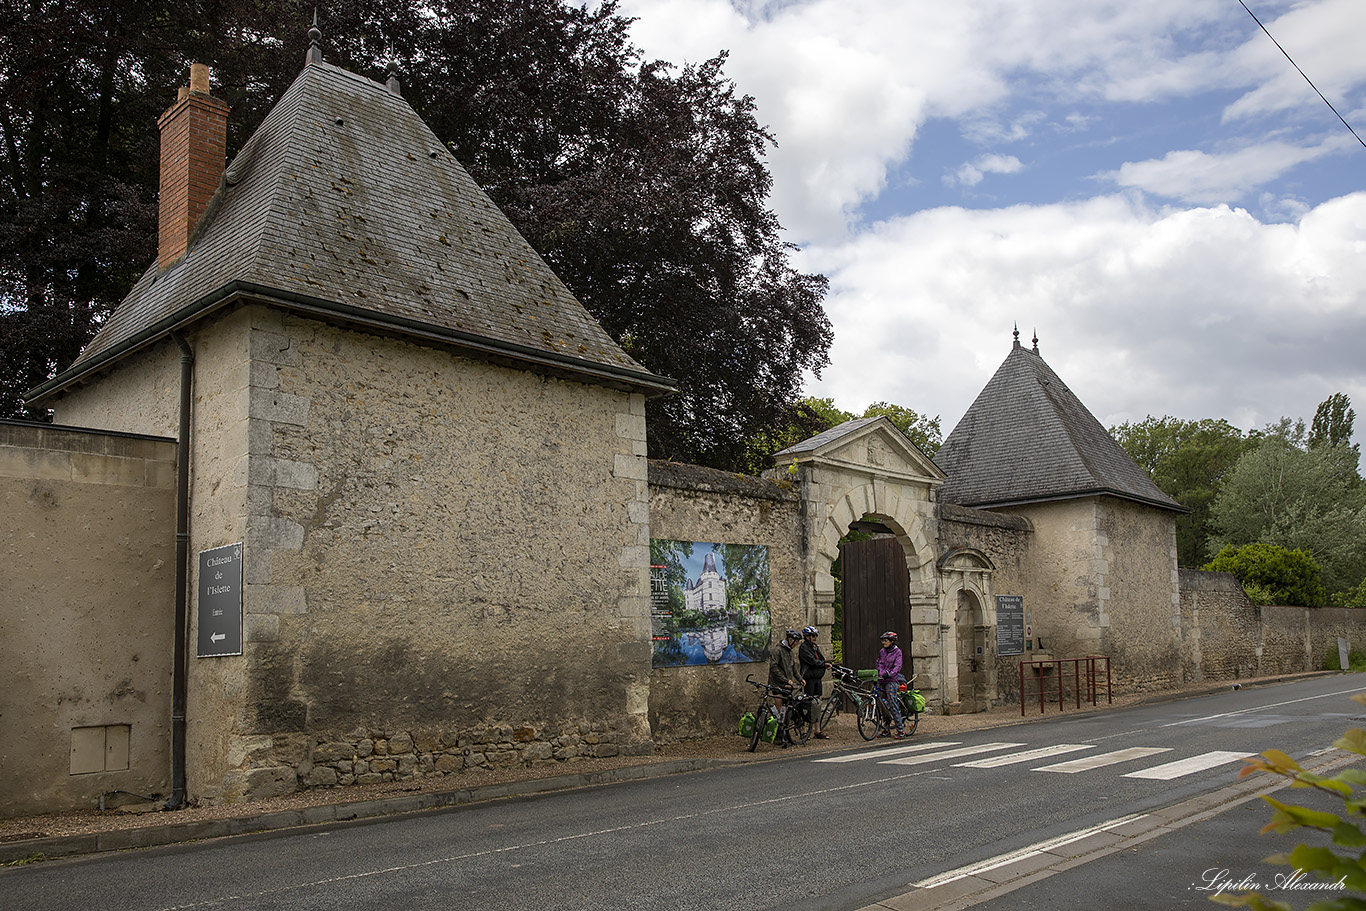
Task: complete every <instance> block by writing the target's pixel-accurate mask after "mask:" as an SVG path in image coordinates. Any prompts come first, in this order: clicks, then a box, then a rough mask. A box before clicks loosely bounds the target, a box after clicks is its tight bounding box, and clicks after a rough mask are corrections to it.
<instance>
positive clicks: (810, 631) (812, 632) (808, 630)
mask: <svg viewBox="0 0 1366 911" xmlns="http://www.w3.org/2000/svg"><path fill="white" fill-rule="evenodd" d="M802 635H803V636H818V635H820V630H818V629H816V628H815V627H814V626H808V627H805V628H803V629H802Z"/></svg>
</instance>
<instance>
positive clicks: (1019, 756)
mask: <svg viewBox="0 0 1366 911" xmlns="http://www.w3.org/2000/svg"><path fill="white" fill-rule="evenodd" d="M1093 748H1094V745H1093V744H1089V743H1055V744H1054V745H1053V746H1051V747H1039V748H1038V749H1036V750H1024V751H1023V752H1020V753H1009V754H1007V755H1005V756H992V757H991V758H989V759H974V760H972V761H971V762H955V763H954V766H956V767H966V768H969V769H995V768H999V767H1000V766H1003V765H1014V764H1015V763H1017V762H1032V761H1033V760H1035V759H1046V758H1047V757H1049V756H1060V755H1062V754H1063V753H1075V752H1076V751H1077V750H1090V749H1093Z"/></svg>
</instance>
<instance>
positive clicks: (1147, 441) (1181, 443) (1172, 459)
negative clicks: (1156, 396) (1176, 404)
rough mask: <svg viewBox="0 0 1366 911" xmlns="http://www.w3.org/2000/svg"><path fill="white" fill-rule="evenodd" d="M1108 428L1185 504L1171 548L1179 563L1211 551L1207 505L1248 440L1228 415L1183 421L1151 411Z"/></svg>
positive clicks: (1198, 558)
mask: <svg viewBox="0 0 1366 911" xmlns="http://www.w3.org/2000/svg"><path fill="white" fill-rule="evenodd" d="M1110 434H1111V436H1113V437H1114V438H1115V439H1116V440H1117V441H1119V444H1120V445H1121V446H1123V447H1124V450H1125V451H1126V452H1128V453H1129V455H1130V456H1131V457H1132V458H1133V460H1134V461H1135V462H1137V463H1138V464H1139V466H1140V467H1142V468H1143V470H1144V471H1146V472H1148V475H1149V477H1151V478H1152V479H1153V482H1154V483H1155V484H1157V486H1158V487H1159V488H1161V490H1162V492H1163V493H1165V494H1167V496H1169V497H1171V498H1172V499H1174V500H1176V502H1178V503H1180V504H1181V505H1182V506H1185V507H1186V508H1188V509H1189V510H1190V513H1189V514H1188V515H1183V516H1178V517H1177V519H1176V552H1177V558H1178V559H1179V561H1180V562H1181V564H1182V565H1183V566H1198V565H1199V564H1200V563H1202V562H1203V561H1205V560H1207V559H1208V558H1209V556H1210V554H1209V553H1208V552H1207V547H1208V543H1209V539H1210V536H1211V534H1212V533H1213V528H1212V526H1211V517H1210V507H1211V505H1212V504H1213V502H1214V498H1215V496H1216V495H1217V494H1218V492H1219V487H1220V485H1221V483H1222V482H1223V480H1224V478H1225V476H1226V475H1227V474H1228V473H1229V471H1231V470H1232V469H1233V466H1234V465H1236V464H1237V462H1238V459H1239V458H1241V457H1242V455H1243V453H1245V452H1246V451H1247V450H1248V449H1249V448H1250V447H1251V446H1252V445H1253V444H1252V443H1250V442H1249V441H1248V440H1247V439H1246V438H1245V437H1244V436H1243V433H1242V431H1241V430H1239V429H1238V428H1236V427H1234V426H1233V425H1232V424H1230V423H1229V422H1228V421H1225V420H1214V419H1211V418H1205V419H1203V420H1198V421H1186V420H1181V419H1180V418H1174V417H1171V416H1163V417H1160V418H1155V417H1153V416H1151V415H1149V416H1148V417H1146V418H1144V419H1143V420H1142V421H1139V422H1138V423H1136V424H1131V423H1128V422H1125V423H1123V424H1120V425H1119V426H1118V427H1112V428H1110Z"/></svg>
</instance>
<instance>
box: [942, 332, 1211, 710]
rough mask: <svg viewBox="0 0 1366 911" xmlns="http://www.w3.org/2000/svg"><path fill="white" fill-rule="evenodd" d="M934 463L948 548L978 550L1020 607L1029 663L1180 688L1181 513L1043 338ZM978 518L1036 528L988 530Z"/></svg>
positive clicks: (978, 404)
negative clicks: (1077, 661)
mask: <svg viewBox="0 0 1366 911" xmlns="http://www.w3.org/2000/svg"><path fill="white" fill-rule="evenodd" d="M934 461H935V464H936V465H938V466H939V467H940V468H941V469H942V470H943V471H944V473H945V475H946V476H947V479H946V480H945V482H944V484H943V486H942V487H941V488H940V489H939V500H940V512H941V522H940V530H941V536H942V537H943V544H944V545H945V546H946V547H953V546H955V545H957V544H970V545H972V546H975V547H979V548H980V549H981V550H982V551H983V552H984V553H986V554H987V555H988V556H989V557H990V558H991V559H992V561H993V562H994V564H995V578H994V580H993V581H994V587H995V591H996V592H997V593H1011V594H1019V595H1023V597H1024V607H1025V622H1026V629H1027V636H1026V638H1027V645H1028V648H1027V656H1030V655H1032V656H1040V655H1042V656H1051V657H1059V658H1080V657H1086V656H1088V655H1099V654H1104V655H1109V656H1110V657H1111V659H1112V661H1113V663H1114V664H1115V666H1116V667H1122V668H1123V669H1124V673H1125V674H1126V675H1129V676H1131V677H1134V678H1146V679H1148V680H1149V681H1151V685H1152V686H1154V687H1156V686H1160V685H1163V684H1170V683H1180V682H1181V657H1180V649H1181V623H1180V608H1179V594H1180V591H1179V579H1178V575H1177V562H1176V526H1175V518H1176V516H1177V515H1178V514H1180V513H1181V512H1183V511H1184V507H1182V506H1181V505H1180V504H1178V503H1176V502H1175V501H1174V500H1172V499H1171V498H1170V497H1168V496H1167V495H1166V494H1164V493H1163V492H1162V491H1161V490H1159V489H1158V487H1157V485H1156V484H1154V483H1153V481H1152V479H1151V478H1149V477H1148V475H1147V474H1146V473H1145V472H1144V471H1143V470H1142V469H1141V468H1140V467H1139V466H1138V465H1137V464H1136V463H1135V462H1134V461H1133V459H1132V458H1130V457H1129V455H1128V453H1126V452H1125V451H1124V449H1123V448H1122V447H1120V445H1119V444H1118V443H1116V442H1115V441H1114V439H1113V438H1112V437H1111V436H1110V435H1109V433H1107V432H1106V430H1105V428H1104V427H1103V426H1102V425H1101V423H1100V422H1099V421H1098V420H1096V418H1095V417H1094V416H1093V415H1092V414H1091V412H1090V411H1088V410H1087V408H1086V406H1085V405H1083V404H1082V402H1081V400H1080V399H1078V398H1077V396H1076V395H1075V394H1074V393H1073V392H1072V390H1071V389H1069V388H1068V387H1067V384H1066V383H1064V382H1063V381H1062V379H1061V378H1059V377H1058V375H1057V374H1056V373H1055V372H1054V371H1053V369H1052V368H1051V367H1049V365H1048V364H1047V362H1045V361H1044V359H1043V357H1042V355H1041V354H1040V353H1039V349H1038V340H1037V339H1035V340H1034V347H1033V348H1025V347H1024V346H1023V345H1021V344H1020V340H1019V332H1018V330H1017V331H1016V332H1015V341H1014V343H1013V345H1012V347H1011V350H1010V352H1009V354H1007V356H1006V359H1005V361H1003V362H1002V364H1001V366H1000V367H999V368H998V369H997V371H996V373H995V374H994V375H993V376H992V378H991V379H990V381H988V383H987V384H986V386H985V387H984V388H983V389H982V392H981V393H980V394H979V395H978V396H977V398H976V400H975V401H974V402H973V403H972V405H971V406H970V407H969V408H968V410H967V412H966V413H965V414H964V415H963V418H962V419H961V420H960V421H959V422H958V425H957V426H956V427H954V429H953V431H952V432H951V433H950V434H949V436H948V438H947V439H946V440H945V441H944V445H943V446H942V447H941V448H940V449H939V452H938V453H937V454H936V455H935V459H934ZM982 512H989V513H991V514H995V515H1000V516H1003V517H1013V518H1015V519H1016V521H1017V522H1018V520H1019V519H1023V520H1025V521H1026V523H1027V524H1026V525H1023V526H1021V525H1018V524H1017V525H1014V526H1011V525H1008V524H1001V523H996V524H991V523H989V522H983V521H982V520H981V518H980V515H981V513H982ZM974 513H975V514H977V515H974ZM991 625H993V626H994V625H995V624H994V623H991Z"/></svg>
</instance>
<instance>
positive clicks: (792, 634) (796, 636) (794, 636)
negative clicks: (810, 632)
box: [787, 629, 802, 639]
mask: <svg viewBox="0 0 1366 911" xmlns="http://www.w3.org/2000/svg"><path fill="white" fill-rule="evenodd" d="M801 637H802V634H801V633H799V632H797V631H796V630H795V629H790V630H788V631H787V638H789V639H800V638H801Z"/></svg>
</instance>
